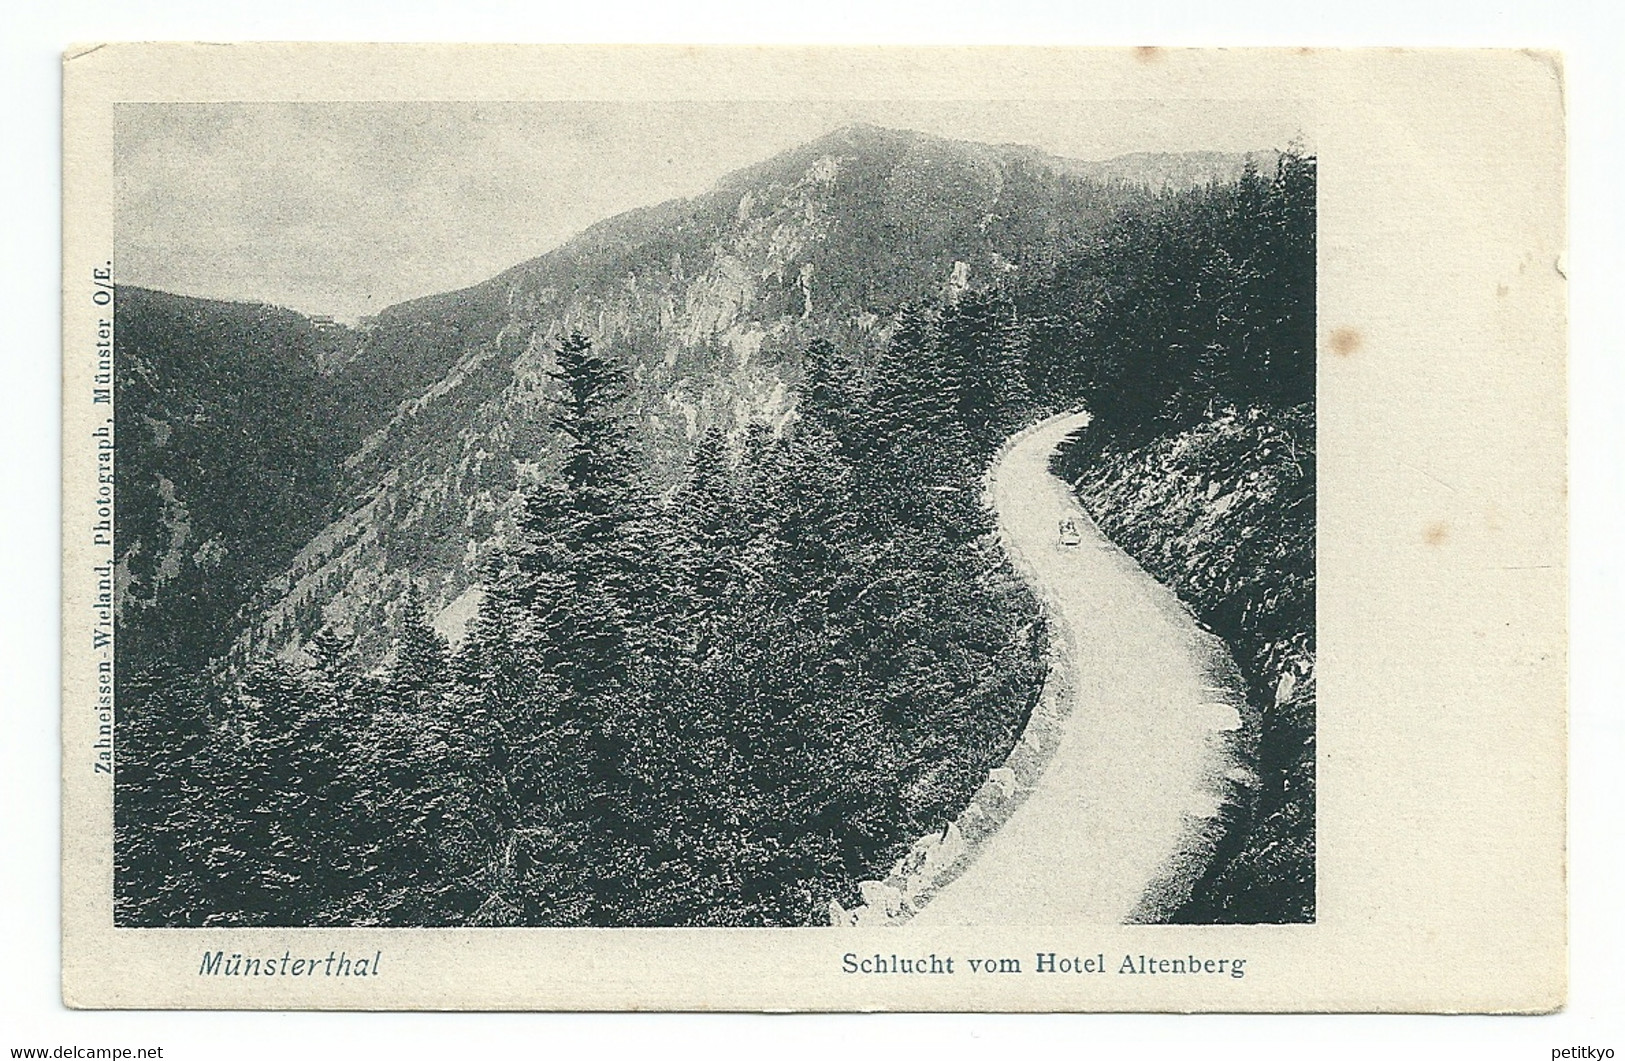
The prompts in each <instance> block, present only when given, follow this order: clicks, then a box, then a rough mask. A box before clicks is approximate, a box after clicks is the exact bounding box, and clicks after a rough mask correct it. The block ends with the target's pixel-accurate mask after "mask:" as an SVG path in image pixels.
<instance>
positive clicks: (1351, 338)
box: [1327, 325, 1365, 357]
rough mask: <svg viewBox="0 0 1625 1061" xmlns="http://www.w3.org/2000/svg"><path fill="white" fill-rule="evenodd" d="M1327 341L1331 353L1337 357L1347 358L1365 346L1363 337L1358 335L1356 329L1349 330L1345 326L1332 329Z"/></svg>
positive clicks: (1358, 332) (1358, 331)
mask: <svg viewBox="0 0 1625 1061" xmlns="http://www.w3.org/2000/svg"><path fill="white" fill-rule="evenodd" d="M1327 341H1328V342H1329V343H1330V345H1331V348H1332V353H1334V354H1336V355H1337V356H1338V357H1348V356H1350V355H1351V354H1353V353H1354V352H1355V351H1357V350H1359V349H1360V348H1361V347H1362V346H1364V345H1365V336H1363V335H1361V334H1360V330H1359V329H1358V328H1350V327H1348V326H1346V325H1345V326H1343V327H1341V328H1333V329H1332V334H1331V336H1330V337H1329V338H1328V340H1327Z"/></svg>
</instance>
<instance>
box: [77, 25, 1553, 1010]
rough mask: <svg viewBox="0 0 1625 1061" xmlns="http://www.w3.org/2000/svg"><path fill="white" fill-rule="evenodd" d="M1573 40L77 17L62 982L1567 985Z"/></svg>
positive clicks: (687, 1002)
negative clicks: (160, 31)
mask: <svg viewBox="0 0 1625 1061" xmlns="http://www.w3.org/2000/svg"><path fill="white" fill-rule="evenodd" d="M1530 59H1534V60H1535V61H1534V62H1531V61H1530ZM1561 63H1562V60H1561V56H1560V55H1558V54H1557V53H1555V52H1537V51H1531V52H1525V53H1518V52H1512V51H1442V50H1441V51H1426V50H1424V51H1377V50H1371V51H1362V50H1340V51H1325V50H1310V49H1300V50H1212V51H1209V50H1203V49H1186V50H1156V49H1148V50H1137V51H1130V50H1086V49H1074V50H1068V49H1042V50H1040V49H1019V48H1001V49H987V50H976V49H971V50H965V49H901V48H899V49H864V50H856V49H818V48H776V49H732V48H683V49H672V48H636V47H617V48H589V47H579V48H577V47H567V48H558V47H553V48H515V47H501V48H497V47H481V46H457V47H451V46H386V45H365V46H356V45H345V46H340V45H285V44H283V45H273V44H242V45H235V46H232V47H229V48H225V47H207V46H201V45H186V44H140V45H138V44H118V45H83V46H76V47H74V48H71V49H69V50H68V51H67V52H66V53H65V54H64V93H65V106H64V187H65V208H64V217H65V230H64V236H63V240H64V254H63V260H64V276H63V284H64V306H65V319H64V322H63V344H64V345H63V350H64V366H63V370H64V397H63V411H62V415H63V431H64V434H63V438H64V455H63V479H64V505H63V555H64V581H63V589H62V592H63V616H64V619H63V631H62V636H63V659H64V676H63V701H62V710H63V728H62V734H63V737H62V739H63V748H62V771H63V775H62V785H63V808H64V809H63V852H62V858H63V911H62V918H63V926H62V931H63V937H62V938H63V951H62V953H63V969H62V977H63V981H62V982H63V999H64V1002H65V1003H66V1004H68V1005H70V1006H74V1007H86V1008H118V1007H140V1008H152V1007H177V1008H180V1007H189V1008H218V1009H231V1008H251V1009H258V1008H264V1009H272V1008H304V1009H374V1010H376V1009H484V1010H497V1009H565V1010H584V1009H627V1010H630V1009H664V1010H756V1011H765V1010H772V1011H784V1010H795V1011H802V1010H811V1011H830V1010H850V1011H876V1010H997V1011H1158V1012H1200V1011H1253V1012H1286V1011H1374V1012H1400V1011H1412V1012H1485V1013H1494V1012H1550V1011H1552V1010H1555V1009H1558V1008H1560V1007H1561V1006H1562V1005H1563V1002H1564V997H1565V991H1566V987H1565V983H1566V981H1565V967H1566V944H1565V934H1566V907H1565V884H1564V880H1565V867H1564V792H1565V783H1564V770H1565V734H1566V719H1565V685H1564V681H1565V679H1564V674H1565V667H1566V651H1567V649H1566V634H1565V621H1564V615H1565V579H1566V563H1567V561H1566V553H1565V537H1566V523H1565V521H1566V514H1565V513H1566V502H1565V492H1564V491H1565V479H1566V471H1565V437H1566V429H1565V396H1564V388H1565V378H1564V352H1565V338H1564V328H1565V285H1564V280H1563V276H1562V256H1563V252H1564V246H1565V232H1564V224H1565V209H1566V207H1565V202H1564V143H1565V141H1564V127H1563V107H1564V101H1563V84H1562V65H1561Z"/></svg>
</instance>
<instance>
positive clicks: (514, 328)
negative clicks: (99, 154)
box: [121, 126, 1241, 660]
mask: <svg viewBox="0 0 1625 1061" xmlns="http://www.w3.org/2000/svg"><path fill="white" fill-rule="evenodd" d="M1166 158H1167V160H1168V161H1167V162H1166V163H1165V165H1164V166H1163V171H1166V172H1163V171H1159V170H1158V169H1157V167H1156V166H1155V165H1153V164H1152V163H1151V162H1150V161H1148V160H1146V159H1143V158H1140V159H1136V160H1135V161H1134V162H1133V164H1132V165H1130V166H1128V168H1127V169H1123V170H1122V172H1117V171H1111V172H1107V171H1104V170H1103V171H1102V172H1100V173H1095V172H1092V171H1090V170H1089V169H1088V168H1087V167H1085V168H1083V169H1080V167H1079V166H1078V165H1077V164H1075V163H1067V162H1064V161H1063V160H1057V159H1051V158H1048V157H1046V156H1043V155H1041V154H1038V153H1036V152H1033V151H1032V150H1030V149H1024V148H1013V147H1006V148H999V147H990V146H986V145H979V144H968V143H961V142H955V141H948V140H943V139H939V138H935V137H928V136H924V135H921V134H915V133H906V132H895V131H890V130H882V129H875V128H871V127H862V126H859V127H852V128H849V129H845V130H842V131H840V132H837V133H835V134H832V135H830V136H828V137H825V138H823V139H821V140H818V141H815V142H813V143H810V144H807V145H804V146H803V147H801V148H797V149H795V150H793V151H790V152H788V153H786V154H784V155H781V156H779V157H777V158H774V159H771V160H769V161H767V162H765V163H762V164H761V165H758V166H755V167H751V168H749V169H746V170H742V171H740V172H738V173H735V174H733V175H731V176H729V177H727V178H725V179H724V180H723V181H721V182H720V183H719V184H718V185H717V187H716V188H715V189H713V190H712V191H711V192H709V193H707V194H705V195H702V196H699V197H697V198H695V199H691V200H684V201H675V202H670V203H665V204H662V205H660V206H655V207H651V208H648V209H643V210H636V211H632V212H630V213H627V214H623V215H620V216H618V217H614V218H611V219H609V220H607V221H604V222H602V223H600V224H598V225H596V226H594V227H593V228H591V229H588V230H587V231H586V232H584V233H582V234H581V235H580V236H578V237H576V238H575V239H573V240H571V241H570V242H568V243H566V244H565V245H563V246H561V247H560V248H558V249H557V250H555V251H553V252H552V253H550V254H547V255H544V256H543V257H540V258H537V259H535V260H533V261H530V262H526V263H524V264H522V265H519V266H516V267H515V268H513V269H511V270H509V271H507V272H506V273H503V274H502V275H500V276H497V277H495V278H493V279H492V280H490V281H487V282H486V283H484V284H480V285H478V286H476V287H473V288H469V289H466V290H463V291H456V292H450V293H447V294H444V295H437V296H433V297H430V298H426V299H420V300H417V301H414V302H409V303H405V304H403V305H400V306H396V307H392V308H391V309H388V310H386V311H384V312H383V313H382V314H380V315H379V316H378V317H376V318H372V319H369V320H367V321H364V322H363V323H362V325H361V327H360V328H359V329H357V332H356V333H355V334H354V335H353V336H349V333H346V335H347V336H348V338H347V341H346V342H345V343H344V344H341V348H335V349H334V350H332V351H328V352H327V353H326V354H323V355H320V356H317V355H315V354H312V355H311V357H310V358H308V359H307V360H309V362H310V364H311V365H313V366H314V370H315V371H316V372H318V373H319V374H320V375H321V377H322V378H323V379H326V380H328V381H329V386H330V387H331V388H333V389H335V390H337V391H341V392H343V393H344V394H345V395H347V396H348V397H347V398H346V402H347V404H344V405H343V407H342V411H341V413H340V414H337V416H336V421H335V422H334V423H333V424H332V425H331V427H332V436H333V438H334V439H336V440H338V441H340V442H342V443H343V444H344V446H345V449H344V454H345V455H344V456H343V458H342V460H341V461H340V462H339V465H338V467H337V468H336V470H335V472H334V475H333V476H332V482H331V483H328V482H325V481H324V483H323V484H322V489H320V490H317V491H315V492H314V493H312V494H310V496H304V495H300V494H298V492H295V493H294V494H293V495H290V496H292V497H293V498H295V499H297V501H298V504H297V506H296V507H297V508H298V518H284V520H283V524H282V525H281V528H280V529H281V530H283V531H284V532H291V533H292V534H294V535H297V537H296V538H291V539H290V541H289V543H287V545H288V547H287V548H286V549H285V552H286V553H288V554H290V555H291V559H286V558H285V559H286V567H285V569H282V570H279V571H274V572H271V573H268V577H267V573H264V572H261V571H260V570H259V569H258V568H256V569H255V571H254V572H252V573H253V574H255V575H257V576H259V577H263V578H265V581H264V582H263V583H262V584H261V585H260V587H259V589H258V591H257V592H255V593H254V595H253V597H252V599H249V600H247V601H246V602H245V603H243V605H242V607H241V609H240V611H239V613H238V616H239V618H238V621H237V623H236V624H234V628H235V629H236V630H238V631H239V634H238V636H237V639H236V642H235V644H234V646H233V648H232V656H233V657H235V658H237V659H239V660H240V659H245V658H248V657H250V656H252V655H257V654H261V653H266V652H272V653H291V652H293V651H296V650H297V649H298V647H299V645H300V644H301V643H302V642H303V641H304V640H305V639H307V638H308V637H309V636H311V635H312V634H313V633H314V632H315V631H316V630H317V629H319V628H321V626H323V625H324V624H331V625H333V626H335V627H337V628H339V629H341V630H347V631H353V632H355V633H356V634H357V635H358V637H359V639H360V641H359V644H360V647H361V648H362V651H363V653H364V654H367V655H372V656H376V655H377V654H379V653H381V652H382V651H383V649H384V647H385V645H386V644H387V641H388V630H389V628H390V625H391V623H390V616H391V613H392V611H393V609H394V607H395V606H396V604H397V602H398V601H399V600H401V599H402V598H403V597H404V595H405V592H406V589H407V587H408V586H409V585H411V584H416V585H417V586H418V588H419V590H420V591H421V592H422V593H423V595H424V598H425V601H426V603H427V604H428V606H429V608H430V610H431V613H435V612H439V613H440V614H441V625H442V628H443V629H446V630H447V631H448V632H452V633H455V630H456V627H457V625H458V616H460V615H463V614H466V612H467V611H468V605H469V601H470V597H469V593H470V592H471V591H470V587H471V586H472V585H474V583H475V581H476V579H477V576H478V572H479V569H480V566H481V564H482V562H483V560H484V559H485V558H486V557H487V556H488V555H489V554H490V553H491V551H492V550H493V549H495V548H498V547H499V546H500V545H501V543H502V541H503V540H504V535H505V534H506V533H507V531H508V527H509V523H510V519H511V516H512V514H513V513H514V511H515V509H516V506H517V504H518V501H519V498H520V497H521V496H522V492H523V489H524V487H525V485H526V484H527V483H528V482H529V481H532V480H534V479H536V478H537V477H541V476H546V475H548V474H549V473H550V472H551V470H552V460H553V452H552V448H551V446H550V441H549V438H550V434H551V432H550V424H549V403H548V401H547V398H548V395H549V393H550V389H551V388H552V386H553V382H552V380H551V377H550V375H549V373H550V371H551V369H552V368H553V362H552V357H553V354H552V351H553V347H554V344H555V342H556V341H557V339H558V338H559V337H560V336H562V335H564V334H567V333H569V332H572V331H580V332H583V333H585V334H586V335H587V336H589V337H590V338H591V339H592V341H593V342H594V343H595V345H597V346H598V347H599V348H601V349H607V350H612V351H614V352H615V353H616V354H617V355H619V356H620V357H622V358H624V359H625V361H626V363H627V364H628V366H629V368H630V370H631V373H632V376H633V379H634V387H635V390H634V394H633V401H634V405H635V407H636V411H637V415H638V417H639V419H640V423H641V425H642V428H643V431H642V441H643V445H644V448H645V451H646V457H647V459H648V463H649V467H650V482H651V488H653V489H657V490H658V489H662V488H664V487H665V486H667V485H669V484H670V482H671V481H672V479H673V477H674V474H675V473H676V471H677V470H678V469H680V468H681V467H682V465H683V462H684V460H685V458H686V456H687V453H688V447H689V445H690V443H691V442H692V441H693V440H694V439H696V438H697V437H698V436H699V435H700V434H701V433H702V432H704V431H705V430H706V429H707V428H710V427H712V426H719V427H721V428H723V429H724V430H725V431H728V432H735V431H737V430H739V429H740V428H742V427H743V426H745V425H748V424H751V423H765V424H768V425H770V426H772V427H774V428H775V429H776V428H778V427H780V426H782V424H783V423H784V422H785V420H786V419H787V418H788V417H790V416H791V415H792V413H793V408H794V398H793V395H794V388H795V385H796V383H797V381H798V379H799V375H800V353H801V351H802V350H803V349H804V348H805V347H806V345H807V343H808V342H810V341H811V340H812V339H815V338H824V339H828V340H830V341H833V342H835V343H837V344H839V345H840V346H841V347H843V348H844V349H846V350H848V351H850V352H852V353H853V354H854V355H855V356H856V357H858V358H859V359H860V360H863V359H867V358H870V357H872V356H873V354H874V353H875V352H876V351H877V350H878V349H879V348H880V347H881V346H883V344H884V343H885V340H886V337H887V335H888V334H889V331H890V329H891V327H892V323H893V318H894V314H895V312H896V310H897V309H898V308H899V307H900V306H901V305H903V304H904V303H907V302H920V301H934V300H937V299H939V298H943V297H947V298H952V297H955V295H956V294H957V293H958V292H961V291H963V290H964V289H966V288H976V287H985V286H988V285H992V284H997V283H1001V282H1010V281H1011V280H1012V279H1015V278H1020V277H1022V276H1036V275H1042V274H1043V272H1044V271H1045V270H1047V269H1048V268H1049V267H1050V265H1051V264H1052V263H1053V261H1054V260H1055V258H1056V257H1057V256H1058V255H1059V254H1060V253H1061V252H1062V251H1063V250H1064V249H1065V248H1067V247H1068V246H1071V245H1075V244H1076V243H1077V242H1078V241H1081V240H1085V239H1088V238H1089V236H1090V234H1091V233H1092V232H1094V231H1096V229H1097V228H1098V226H1099V225H1100V224H1101V223H1102V222H1103V221H1104V220H1105V219H1106V218H1107V217H1109V216H1110V215H1111V214H1112V213H1114V212H1115V211H1116V210H1117V209H1118V208H1119V207H1120V206H1121V205H1122V204H1124V203H1125V202H1127V201H1130V200H1132V199H1133V198H1135V197H1137V196H1140V195H1142V194H1144V192H1143V187H1144V186H1155V187H1161V186H1162V184H1165V183H1167V180H1168V179H1178V180H1186V179H1190V178H1189V174H1188V173H1187V172H1186V171H1187V170H1190V168H1191V164H1190V162H1189V160H1185V159H1183V157H1182V156H1167V157H1166ZM1221 159H1222V160H1227V161H1224V165H1232V166H1234V167H1239V166H1240V164H1241V163H1240V158H1239V156H1238V157H1235V158H1230V157H1229V156H1222V157H1221ZM1209 163H1210V168H1211V165H1217V164H1218V163H1214V162H1212V160H1209ZM1097 168H1098V167H1097ZM1120 168H1121V167H1120ZM1159 174H1160V175H1161V178H1162V179H1161V183H1158V177H1159ZM1170 175H1171V176H1170ZM301 364H304V361H301ZM300 371H301V372H303V371H305V370H304V369H303V368H302V369H301V370H300ZM318 389H319V388H318ZM121 400H123V399H122V398H121ZM302 400H306V399H301V398H300V397H299V396H298V395H294V396H292V398H290V401H295V402H297V401H302ZM305 412H306V410H303V409H299V408H297V407H289V408H284V409H282V410H281V413H282V415H284V416H300V415H303V414H304V413H305ZM146 478H150V476H146ZM149 486H150V487H151V488H152V489H159V487H158V486H155V485H152V484H149V483H145V482H144V481H143V483H142V484H140V486H139V489H141V490H146V489H147V488H148V487H149ZM173 492H174V491H173V490H172V493H173ZM188 500H189V499H188V496H187V488H184V487H183V488H181V489H180V490H179V493H178V494H177V495H176V496H175V497H170V496H169V495H165V496H164V497H162V498H160V499H159V500H158V501H156V502H154V503H153V504H152V505H149V506H147V507H149V508H151V509H152V510H153V512H155V513H158V512H170V511H171V510H174V511H179V510H180V508H181V507H184V506H185V505H186V504H187V503H188ZM284 500H286V499H284ZM214 503H217V502H216V500H215V499H211V501H210V504H211V505H212V504H214ZM312 518H317V520H318V522H317V525H316V526H314V527H311V528H308V529H307V526H306V524H308V523H309V522H310V520H311V519H312ZM171 522H172V523H173V520H172V521H171ZM149 530H150V533H148V532H146V531H144V532H143V537H142V539H141V541H142V544H141V545H140V546H139V548H140V549H143V550H147V551H149V552H150V550H151V549H152V547H153V546H152V544H150V543H148V539H149V538H150V539H151V540H152V542H156V541H157V540H158V538H159V537H161V535H162V528H157V527H154V528H149ZM312 532H313V533H312ZM300 543H302V544H300ZM194 548H195V546H194ZM295 550H296V551H295ZM274 552H275V551H274V550H272V553H274ZM207 559H208V557H207V556H205V557H203V559H202V560H199V561H197V564H195V565H193V566H198V565H201V564H202V563H203V561H204V560H207ZM260 566H261V567H262V568H263V567H264V566H265V565H263V564H262V565H260ZM198 570H199V573H200V574H201V572H202V568H201V566H198ZM148 581H149V583H150V582H151V579H150V578H149V579H148Z"/></svg>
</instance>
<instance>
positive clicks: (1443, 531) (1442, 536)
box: [1422, 520, 1450, 547]
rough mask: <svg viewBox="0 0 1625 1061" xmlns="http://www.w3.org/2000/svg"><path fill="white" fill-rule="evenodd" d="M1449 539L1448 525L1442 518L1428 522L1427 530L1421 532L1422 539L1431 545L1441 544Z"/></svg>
mask: <svg viewBox="0 0 1625 1061" xmlns="http://www.w3.org/2000/svg"><path fill="white" fill-rule="evenodd" d="M1449 539H1450V525H1449V524H1448V523H1446V522H1444V520H1440V521H1438V522H1437V523H1429V524H1428V526H1427V530H1425V531H1423V532H1422V540H1423V541H1424V542H1426V543H1427V544H1429V545H1432V546H1435V547H1437V546H1440V545H1443V544H1444V543H1445V542H1446V541H1448V540H1449Z"/></svg>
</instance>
